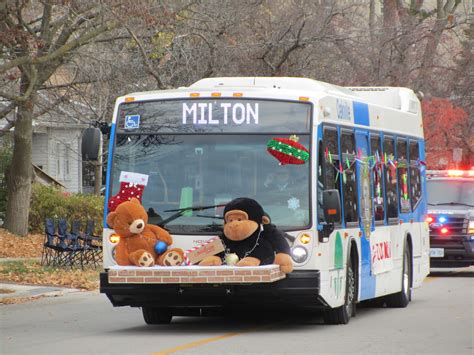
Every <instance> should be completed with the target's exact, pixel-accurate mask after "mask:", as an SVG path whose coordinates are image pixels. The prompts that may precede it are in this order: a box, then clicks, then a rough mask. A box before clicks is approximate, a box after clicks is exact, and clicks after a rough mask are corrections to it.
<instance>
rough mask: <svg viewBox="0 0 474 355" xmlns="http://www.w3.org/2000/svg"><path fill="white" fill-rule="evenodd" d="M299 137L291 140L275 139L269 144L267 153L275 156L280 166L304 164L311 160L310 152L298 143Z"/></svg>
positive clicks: (292, 137) (293, 137)
mask: <svg viewBox="0 0 474 355" xmlns="http://www.w3.org/2000/svg"><path fill="white" fill-rule="evenodd" d="M298 139H299V138H298V137H297V136H291V137H290V138H273V139H271V140H270V141H269V142H268V143H267V151H268V152H269V153H270V154H271V155H273V156H274V157H275V158H276V159H278V161H279V162H280V165H286V164H304V163H306V161H307V160H308V159H309V151H308V149H306V148H305V147H304V146H303V145H302V144H300V143H298Z"/></svg>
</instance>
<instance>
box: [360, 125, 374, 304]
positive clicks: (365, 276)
mask: <svg viewBox="0 0 474 355" xmlns="http://www.w3.org/2000/svg"><path fill="white" fill-rule="evenodd" d="M355 139H356V147H357V148H356V149H357V151H359V149H360V150H361V151H362V154H365V155H368V152H369V131H367V130H360V129H356V130H355ZM356 169H357V177H358V178H357V180H356V181H358V186H357V195H358V196H357V198H358V201H357V202H358V206H359V209H360V206H362V202H361V196H362V195H361V191H360V187H361V185H360V181H361V174H362V172H363V170H364V167H363V166H362V165H361V164H360V163H359V162H357V164H356ZM370 198H372V196H370ZM360 216H361V213H360V210H359V219H360V221H359V228H360V232H362V237H361V238H360V255H361V260H360V261H361V262H360V265H361V270H360V300H361V301H362V300H366V299H369V298H374V297H375V284H376V278H375V276H374V275H373V274H372V267H371V263H372V261H371V250H370V239H369V238H367V236H366V233H365V230H364V227H363V222H362V220H361V218H360ZM373 223H374V222H373V221H372V226H371V230H373V228H374V224H373Z"/></svg>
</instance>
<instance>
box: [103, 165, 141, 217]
mask: <svg viewBox="0 0 474 355" xmlns="http://www.w3.org/2000/svg"><path fill="white" fill-rule="evenodd" d="M119 181H120V190H119V192H118V193H117V194H116V195H115V196H113V197H111V198H110V199H109V204H108V207H109V208H108V211H109V212H112V211H115V209H116V208H117V206H118V205H120V204H121V203H122V202H125V201H129V200H131V199H132V198H133V197H135V198H137V199H138V200H139V201H140V203H141V202H142V195H143V190H144V189H145V186H146V184H147V183H148V175H145V174H139V173H131V172H128V171H122V172H121V173H120V179H119Z"/></svg>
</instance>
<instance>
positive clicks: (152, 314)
mask: <svg viewBox="0 0 474 355" xmlns="http://www.w3.org/2000/svg"><path fill="white" fill-rule="evenodd" d="M142 313H143V319H144V320H145V323H146V324H170V323H171V318H173V314H172V313H171V310H170V309H168V308H158V307H148V306H146V307H142Z"/></svg>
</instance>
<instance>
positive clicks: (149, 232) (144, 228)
mask: <svg viewBox="0 0 474 355" xmlns="http://www.w3.org/2000/svg"><path fill="white" fill-rule="evenodd" d="M147 223H148V215H147V213H146V211H145V209H144V208H143V206H142V205H141V204H140V201H139V200H138V199H136V198H132V199H131V200H130V201H125V202H122V203H121V204H120V205H118V206H117V208H116V209H115V211H113V212H110V213H109V214H108V215H107V224H108V225H109V226H110V227H112V228H113V229H114V231H115V233H117V234H118V235H119V236H120V241H119V243H118V244H117V246H116V247H115V261H116V262H117V264H118V265H135V266H154V265H155V264H157V265H161V266H177V265H181V263H182V262H183V260H184V252H183V250H182V249H179V248H173V249H167V246H168V245H171V244H172V243H173V239H172V238H171V235H170V234H169V233H168V232H167V231H166V230H164V229H163V228H160V227H158V226H155V225H152V224H147ZM163 243H165V244H163ZM163 245H164V247H163ZM157 251H158V253H160V255H158V254H157Z"/></svg>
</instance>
